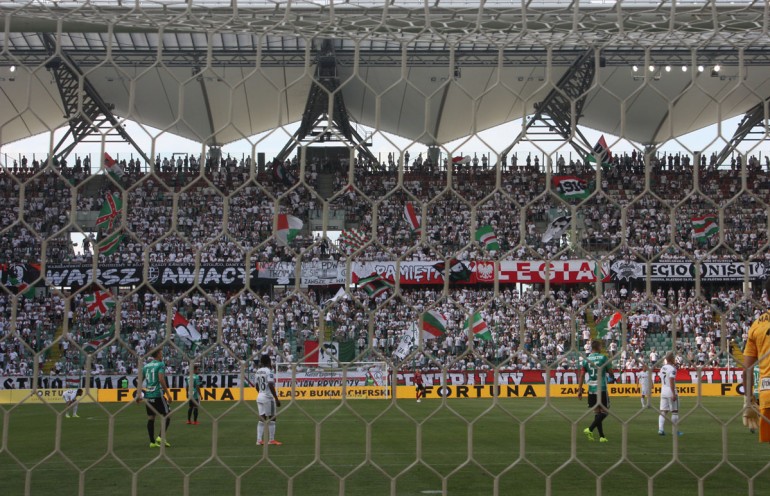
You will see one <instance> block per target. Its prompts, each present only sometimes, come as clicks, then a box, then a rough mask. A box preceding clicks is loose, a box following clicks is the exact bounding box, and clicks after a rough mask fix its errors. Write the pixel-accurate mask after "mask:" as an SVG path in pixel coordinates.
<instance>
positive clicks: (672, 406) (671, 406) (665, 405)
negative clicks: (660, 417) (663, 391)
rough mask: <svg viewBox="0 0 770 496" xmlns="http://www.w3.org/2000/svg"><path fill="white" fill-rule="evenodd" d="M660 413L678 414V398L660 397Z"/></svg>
mask: <svg viewBox="0 0 770 496" xmlns="http://www.w3.org/2000/svg"><path fill="white" fill-rule="evenodd" d="M660 411H662V412H678V411H679V397H678V396H677V397H676V399H674V398H673V397H671V396H661V397H660Z"/></svg>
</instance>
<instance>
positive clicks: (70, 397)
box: [61, 389, 78, 402]
mask: <svg viewBox="0 0 770 496" xmlns="http://www.w3.org/2000/svg"><path fill="white" fill-rule="evenodd" d="M61 397H62V399H63V400H64V401H67V402H69V401H75V398H77V397H78V392H77V391H75V390H74V389H68V390H66V391H64V393H63V394H62V395H61Z"/></svg>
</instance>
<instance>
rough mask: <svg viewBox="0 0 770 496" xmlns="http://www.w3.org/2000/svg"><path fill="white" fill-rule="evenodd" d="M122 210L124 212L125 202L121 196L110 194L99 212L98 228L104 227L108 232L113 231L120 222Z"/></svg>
mask: <svg viewBox="0 0 770 496" xmlns="http://www.w3.org/2000/svg"><path fill="white" fill-rule="evenodd" d="M121 210H123V201H122V200H121V199H120V196H119V195H111V194H108V195H107V196H106V197H105V199H104V204H102V208H101V210H99V217H97V218H96V227H102V228H104V229H105V230H106V231H108V232H109V231H112V230H113V228H114V227H115V226H116V225H117V224H118V223H119V222H120V212H121Z"/></svg>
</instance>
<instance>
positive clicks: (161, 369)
mask: <svg viewBox="0 0 770 496" xmlns="http://www.w3.org/2000/svg"><path fill="white" fill-rule="evenodd" d="M151 356H152V359H151V360H150V361H149V362H147V363H146V364H144V367H142V375H143V376H144V385H145V388H146V390H145V393H144V399H145V400H146V401H147V405H146V408H147V433H148V434H149V435H150V448H158V447H160V445H161V443H162V442H164V440H163V439H162V438H161V437H160V436H158V437H155V415H156V413H159V414H160V415H161V416H163V417H165V419H166V433H168V426H169V424H170V423H171V417H169V416H168V413H169V408H168V402H167V401H166V395H167V394H168V392H169V391H168V383H167V382H166V364H165V362H163V348H162V347H161V348H158V349H156V350H155V351H153V352H152V355H151ZM141 399H142V397H141V396H140V395H137V402H138V401H141ZM165 444H166V446H168V447H171V445H170V444H169V443H168V441H165Z"/></svg>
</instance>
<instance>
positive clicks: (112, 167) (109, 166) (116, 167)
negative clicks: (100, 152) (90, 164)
mask: <svg viewBox="0 0 770 496" xmlns="http://www.w3.org/2000/svg"><path fill="white" fill-rule="evenodd" d="M104 170H105V171H106V172H107V174H109V175H110V177H112V178H113V179H114V180H115V181H116V182H117V183H118V184H120V180H121V179H122V178H123V174H124V173H123V168H122V167H121V166H120V164H118V162H117V161H116V160H115V159H113V158H112V157H110V154H109V153H107V152H104Z"/></svg>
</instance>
